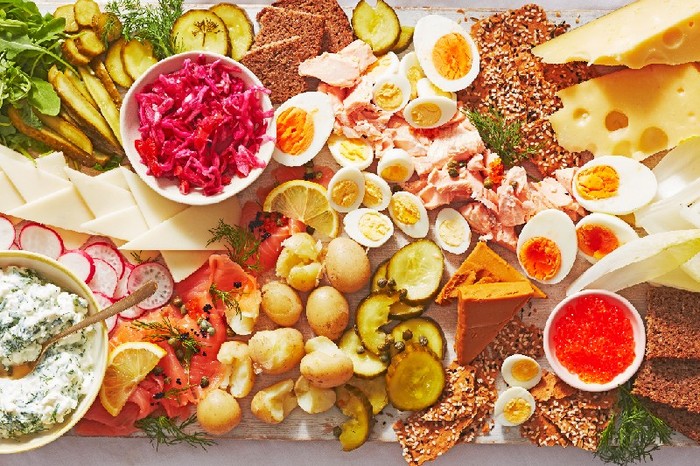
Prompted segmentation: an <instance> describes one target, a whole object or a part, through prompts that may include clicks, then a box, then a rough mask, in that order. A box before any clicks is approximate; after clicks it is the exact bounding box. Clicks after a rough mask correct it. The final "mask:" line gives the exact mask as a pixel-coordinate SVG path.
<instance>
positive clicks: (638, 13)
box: [532, 0, 700, 69]
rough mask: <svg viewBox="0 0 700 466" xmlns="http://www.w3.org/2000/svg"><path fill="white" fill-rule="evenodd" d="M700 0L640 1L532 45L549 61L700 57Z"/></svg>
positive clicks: (640, 62)
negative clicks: (537, 44) (542, 42)
mask: <svg viewBox="0 0 700 466" xmlns="http://www.w3.org/2000/svg"><path fill="white" fill-rule="evenodd" d="M699 42H700V0H639V1H637V2H634V3H630V4H629V5H626V6H624V7H622V8H620V9H618V10H615V11H613V12H612V13H609V14H607V15H605V16H602V17H600V18H598V19H596V20H593V21H591V22H590V23H587V24H584V25H583V26H581V27H578V28H576V29H573V30H571V31H569V32H567V33H566V34H562V35H561V36H558V37H556V38H554V39H551V40H550V41H548V42H545V43H544V44H542V45H539V46H537V47H535V48H533V49H532V53H533V54H534V55H535V56H538V57H540V58H542V61H544V62H545V63H568V62H573V61H585V62H588V63H589V64H596V65H613V66H614V65H624V66H627V67H629V68H635V69H638V68H643V67H644V66H646V65H649V64H666V65H678V64H683V63H691V62H695V61H700V47H698V46H697V44H698V43H699Z"/></svg>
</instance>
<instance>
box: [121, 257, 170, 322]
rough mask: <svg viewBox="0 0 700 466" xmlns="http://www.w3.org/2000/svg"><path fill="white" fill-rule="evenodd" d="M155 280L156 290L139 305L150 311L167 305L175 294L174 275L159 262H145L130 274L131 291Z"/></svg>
mask: <svg viewBox="0 0 700 466" xmlns="http://www.w3.org/2000/svg"><path fill="white" fill-rule="evenodd" d="M150 280H154V281H155V282H156V284H157V285H158V288H157V289H156V292H155V293H153V295H151V296H149V297H148V298H146V299H144V300H143V301H142V302H141V303H140V304H139V307H140V308H142V309H146V310H147V311H150V310H151V309H155V308H158V307H161V306H165V305H166V304H167V303H168V301H170V298H171V297H172V296H173V291H174V289H175V283H174V282H173V277H172V276H171V275H170V272H169V271H168V269H167V268H166V267H164V266H163V265H161V264H159V263H157V262H144V263H143V264H139V265H137V266H136V267H134V270H132V271H131V275H129V282H128V288H129V292H132V293H133V292H134V291H135V290H136V289H137V288H139V287H140V286H141V285H143V284H145V283H146V282H148V281H150Z"/></svg>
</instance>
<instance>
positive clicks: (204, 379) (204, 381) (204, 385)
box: [199, 375, 209, 388]
mask: <svg viewBox="0 0 700 466" xmlns="http://www.w3.org/2000/svg"><path fill="white" fill-rule="evenodd" d="M199 386H200V387H202V388H207V387H208V386H209V377H207V376H206V375H203V376H202V378H201V380H200V381H199Z"/></svg>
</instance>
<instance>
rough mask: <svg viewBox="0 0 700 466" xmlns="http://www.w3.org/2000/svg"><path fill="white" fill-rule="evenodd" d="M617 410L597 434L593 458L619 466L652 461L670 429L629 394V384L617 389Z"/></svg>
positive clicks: (668, 437) (668, 439)
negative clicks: (653, 455) (598, 438)
mask: <svg viewBox="0 0 700 466" xmlns="http://www.w3.org/2000/svg"><path fill="white" fill-rule="evenodd" d="M618 408H619V412H618V413H617V414H615V415H613V416H612V418H611V419H610V422H609V423H608V426H607V427H606V428H605V430H603V432H602V433H601V434H600V441H599V442H598V450H597V451H596V453H595V455H596V456H597V457H599V458H600V459H602V460H603V461H605V462H606V463H614V464H617V465H620V466H622V465H626V464H630V463H639V462H641V461H644V462H646V461H647V460H653V458H652V456H651V454H652V452H654V451H656V450H658V449H659V448H660V446H661V445H663V444H665V443H668V442H669V441H670V440H671V432H672V431H671V428H670V427H669V426H668V425H666V423H665V422H664V421H663V420H661V419H659V418H658V417H656V416H654V415H653V414H652V413H651V412H649V410H648V409H647V408H646V407H645V406H644V405H643V404H642V402H641V401H640V400H639V399H638V398H637V397H635V396H634V395H632V393H631V392H630V385H629V383H628V384H626V385H623V386H622V387H620V389H619V399H618Z"/></svg>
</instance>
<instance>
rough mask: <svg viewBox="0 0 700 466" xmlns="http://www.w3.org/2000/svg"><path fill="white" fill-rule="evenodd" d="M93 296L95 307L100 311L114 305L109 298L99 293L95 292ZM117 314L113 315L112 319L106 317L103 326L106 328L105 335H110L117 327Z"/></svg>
mask: <svg viewBox="0 0 700 466" xmlns="http://www.w3.org/2000/svg"><path fill="white" fill-rule="evenodd" d="M93 295H94V296H95V301H97V305H98V306H100V311H101V310H103V309H105V308H107V307H109V306H111V305H112V304H114V300H113V299H110V297H109V296H105V295H104V294H102V293H100V292H95V293H93ZM118 318H119V317H118V314H116V315H113V316H112V317H108V318H107V319H105V325H106V326H107V333H112V330H114V328H115V327H116V326H117V319H118Z"/></svg>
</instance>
